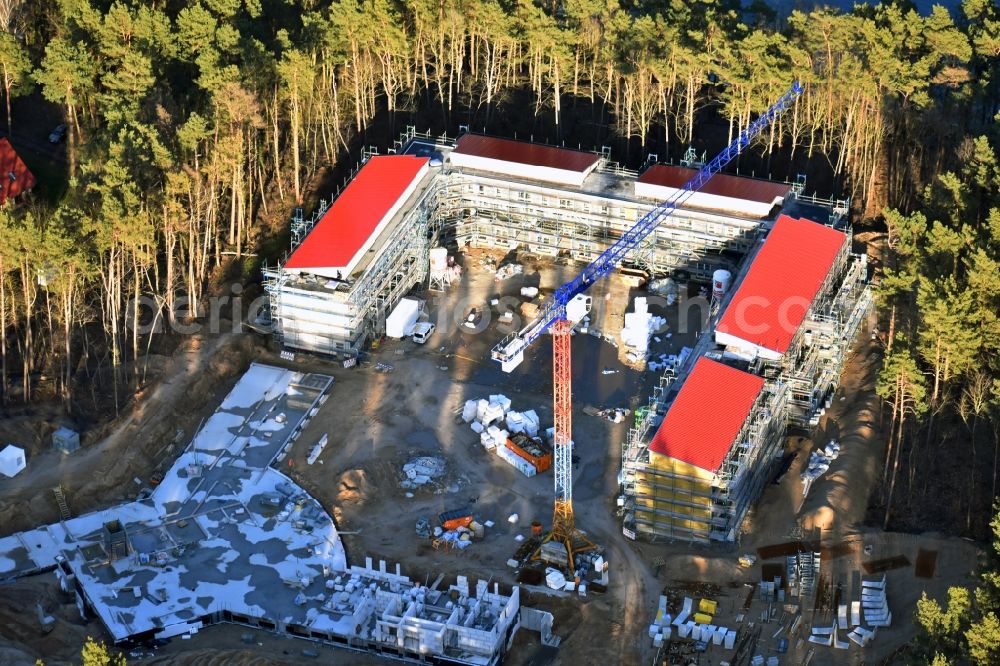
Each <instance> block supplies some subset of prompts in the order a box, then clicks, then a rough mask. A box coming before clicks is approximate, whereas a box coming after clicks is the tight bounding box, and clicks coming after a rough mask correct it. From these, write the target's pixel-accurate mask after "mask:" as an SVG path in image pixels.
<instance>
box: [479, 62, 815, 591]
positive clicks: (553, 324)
mask: <svg viewBox="0 0 1000 666" xmlns="http://www.w3.org/2000/svg"><path fill="white" fill-rule="evenodd" d="M800 94H802V86H801V85H800V84H799V82H798V81H796V82H795V83H794V84H792V87H791V88H790V89H789V90H788V92H786V93H785V94H784V95H782V96H781V98H779V99H778V101H777V102H775V103H774V105H772V106H771V107H770V108H769V109H768V110H767V111H765V112H764V113H763V114H761V116H760V117H759V118H757V120H755V121H754V122H753V123H751V124H750V125H749V126H748V127H747V128H746V129H744V130H743V131H742V132H740V135H739V136H738V137H736V139H735V140H734V141H733V142H732V143H730V144H729V145H728V146H726V148H724V149H723V150H722V152H720V153H719V154H718V155H716V156H715V157H714V158H713V159H712V160H711V161H710V162H708V163H706V164H705V165H704V166H702V167H701V168H700V169H699V170H698V172H697V173H696V174H695V175H694V176H693V177H692V178H691V179H690V180H689V181H688V182H687V183H685V184H684V185H682V186H681V187H680V188H679V189H678V190H677V191H676V192H675V193H674V194H673V195H672V196H671V197H670V198H669V199H667V200H666V201H663V202H662V203H660V204H659V205H657V206H656V207H654V208H653V209H652V210H650V211H649V212H648V213H646V214H645V215H643V216H642V217H641V218H639V220H638V221H637V222H636V223H635V224H634V225H633V226H632V228H630V229H629V230H628V231H626V232H625V233H624V234H622V236H621V237H620V238H619V239H618V240H616V241H615V242H614V243H612V244H611V245H610V246H609V247H608V248H607V249H606V250H604V252H602V253H601V254H600V255H599V256H598V257H597V259H595V260H594V261H592V262H590V263H589V264H587V266H586V267H584V269H583V270H582V271H580V273H579V274H578V275H577V276H576V277H575V278H573V279H572V280H570V281H569V282H567V283H565V284H564V285H562V286H561V287H559V288H558V289H556V291H555V293H553V295H552V296H551V297H549V298H548V299H547V300H546V301H545V303H544V304H543V305H542V306H541V308H540V311H539V314H538V316H537V317H535V318H534V319H533V320H532V321H531V322H529V323H528V324H527V325H526V326H525V327H524V328H522V329H521V330H520V331H518V332H517V333H515V334H512V335H509V336H507V337H506V338H504V339H503V340H501V341H500V342H499V343H498V344H497V345H496V346H495V347H493V350H492V357H493V359H494V360H495V361H498V362H500V364H501V366H502V367H503V370H504V371H505V372H510V371H511V370H513V369H514V368H515V367H517V366H518V365H519V364H520V363H521V361H522V360H523V358H524V351H525V350H526V349H527V348H528V347H529V346H530V345H531V344H532V343H533V342H534V341H535V340H537V339H538V337H539V336H540V335H542V334H543V333H545V332H546V331H547V330H550V329H551V332H552V386H553V412H554V425H555V436H554V438H553V458H554V465H553V473H554V477H555V478H554V481H555V506H554V511H553V517H552V530H551V531H550V532H549V533H548V535H547V536H546V537H545V542H549V541H555V542H557V543H560V544H562V545H563V546H564V547H565V549H566V556H567V562H568V565H569V570H570V572H573V570H574V569H575V567H574V561H573V560H574V554H575V553H580V552H585V551H587V550H592V549H594V548H595V547H596V546H595V545H594V544H593V543H592V542H591V541H590V540H588V539H587V538H586V536H584V535H583V534H582V533H581V532H580V531H579V530H577V529H576V524H575V520H574V517H573V465H572V453H573V452H572V432H573V428H572V425H573V422H572V416H573V405H572V362H571V361H572V356H571V346H570V340H571V333H572V329H573V325H574V324H575V323H576V322H577V321H578V320H579V318H581V317H582V314H584V313H585V311H583V310H582V309H581V308H583V307H584V306H583V305H581V302H580V299H579V298H578V297H579V296H580V295H581V294H583V292H584V291H586V290H587V289H588V288H589V287H590V285H592V284H594V283H595V282H597V281H598V280H600V279H601V278H603V277H606V276H607V275H608V274H610V273H611V272H612V271H613V270H615V268H617V266H618V265H619V264H620V263H621V262H622V260H623V259H625V256H626V255H627V254H628V253H629V252H631V251H632V250H634V249H635V248H637V247H638V246H639V244H640V243H641V242H642V241H643V240H644V239H645V238H647V237H648V236H649V235H650V234H651V233H652V232H653V231H655V230H656V228H657V227H658V226H659V225H660V224H661V223H662V222H663V221H664V220H666V219H667V218H669V217H670V216H671V215H672V214H673V212H674V211H675V210H676V209H677V208H679V207H680V206H682V205H683V204H684V202H685V201H687V200H688V199H689V198H690V197H691V196H693V195H694V194H695V193H697V192H698V191H699V190H701V189H702V188H703V187H704V186H705V184H706V183H708V181H709V180H711V178H712V177H713V176H714V175H716V174H717V173H719V172H720V171H722V169H723V168H724V167H725V166H726V165H727V164H728V163H729V162H730V161H731V160H733V158H735V157H736V156H738V155H739V154H740V153H741V152H742V151H743V149H744V148H746V147H747V146H748V145H750V142H751V141H752V140H753V139H754V138H755V137H756V136H757V135H758V134H760V133H761V132H762V131H763V130H764V129H765V128H766V127H768V126H769V125H770V124H771V123H773V122H774V121H775V120H776V119H777V118H778V117H779V116H780V115H781V114H782V113H784V112H785V111H786V110H787V109H788V108H789V107H790V106H791V105H792V104H793V103H794V102H795V100H796V98H797V97H798V96H799V95H800ZM586 309H587V310H589V305H588V306H587V307H586Z"/></svg>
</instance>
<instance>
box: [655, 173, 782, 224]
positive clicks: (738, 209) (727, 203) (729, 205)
mask: <svg viewBox="0 0 1000 666" xmlns="http://www.w3.org/2000/svg"><path fill="white" fill-rule="evenodd" d="M677 192H678V188H676V187H666V186H664V185H654V184H652V183H640V182H639V181H636V182H635V196H637V197H642V198H644V199H653V200H655V201H666V200H667V199H669V198H671V197H672V196H674V195H676V194H677ZM783 202H784V197H775V198H774V199H773V200H772V201H769V202H760V201H750V200H749V199H738V198H735V197H723V196H719V195H718V194H706V193H704V192H696V193H695V194H692V195H691V196H690V197H688V198H687V199H685V200H684V205H685V206H688V207H691V208H703V209H705V210H719V211H726V212H727V213H735V214H737V215H745V216H747V217H756V218H762V217H767V216H768V214H769V213H770V212H771V210H773V209H774V207H775V206H780V205H781V204H782V203H783Z"/></svg>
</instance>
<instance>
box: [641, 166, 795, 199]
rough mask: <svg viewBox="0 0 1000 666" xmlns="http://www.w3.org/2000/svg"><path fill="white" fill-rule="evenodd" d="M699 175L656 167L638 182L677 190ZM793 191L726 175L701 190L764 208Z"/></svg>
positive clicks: (781, 184) (680, 169) (688, 171)
mask: <svg viewBox="0 0 1000 666" xmlns="http://www.w3.org/2000/svg"><path fill="white" fill-rule="evenodd" d="M696 173H698V171H697V169H689V168H687V167H679V166H671V165H667V164H654V165H653V166H651V167H649V168H648V169H646V170H645V171H644V172H643V174H642V175H641V176H639V180H638V182H640V183H644V184H647V185H659V186H660V187H672V188H675V189H676V188H680V187H681V186H682V185H684V183H686V182H688V181H689V180H691V179H692V178H693V177H694V175H695V174H696ZM791 191H792V186H791V185H788V184H785V183H774V182H771V181H769V180H760V179H758V178H747V177H745V176H730V175H729V174H725V173H720V174H716V175H715V176H712V179H711V180H710V181H708V182H707V183H705V186H704V187H702V188H701V190H699V192H700V193H702V194H714V195H715V196H719V197H729V198H732V199H743V200H744V201H756V202H758V203H764V204H773V203H774V201H775V199H784V198H785V197H787V196H788V193H789V192H791Z"/></svg>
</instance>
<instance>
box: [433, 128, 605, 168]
mask: <svg viewBox="0 0 1000 666" xmlns="http://www.w3.org/2000/svg"><path fill="white" fill-rule="evenodd" d="M453 152H454V153H458V154H459V155H472V156H475V157H483V158H486V159H491V160H500V161H503V162H515V163H517V164H527V165H530V166H536V167H547V168H550V169H562V170H563V171H576V172H579V173H584V172H587V171H589V170H591V169H593V168H594V167H595V166H596V165H597V162H598V161H599V160H600V156H599V155H595V154H594V153H588V152H586V151H583V150H572V149H570V148H556V147H555V146H544V145H541V144H537V143H528V142H527V141H516V140H513V139H498V138H496V137H492V136H483V135H481V134H463V135H462V136H461V137H460V138H459V139H458V143H457V144H456V145H455V150H454V151H453Z"/></svg>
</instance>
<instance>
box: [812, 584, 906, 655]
mask: <svg viewBox="0 0 1000 666" xmlns="http://www.w3.org/2000/svg"><path fill="white" fill-rule="evenodd" d="M890 624H892V612H891V611H890V610H889V602H888V600H887V599H886V596H885V575H884V574H883V575H882V577H881V578H879V579H876V580H862V581H861V601H852V602H851V603H850V605H848V604H840V605H839V606H838V608H837V621H836V622H834V624H833V625H832V626H829V627H813V628H812V632H811V635H810V636H809V642H810V643H816V644H817V645H826V646H831V647H834V648H836V649H838V650H846V649H848V648H849V647H850V643H848V642H847V641H842V640H840V638H839V636H838V635H837V632H838V631H840V630H843V631H847V637H848V638H849V639H850V640H851V642H852V643H854V644H855V645H857V646H859V647H865V646H866V645H868V643H870V642H871V641H872V640H873V639H874V638H875V634H876V632H877V631H878V628H879V627H888V626H889V625H890ZM865 625H867V626H865Z"/></svg>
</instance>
